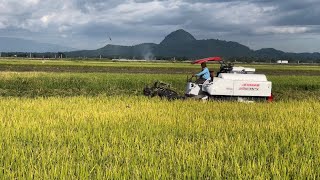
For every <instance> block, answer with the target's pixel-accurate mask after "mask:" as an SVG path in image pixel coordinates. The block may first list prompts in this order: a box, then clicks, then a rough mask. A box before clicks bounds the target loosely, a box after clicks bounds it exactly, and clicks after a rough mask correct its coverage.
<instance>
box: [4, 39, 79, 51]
mask: <svg viewBox="0 0 320 180" xmlns="http://www.w3.org/2000/svg"><path fill="white" fill-rule="evenodd" d="M74 50H75V49H73V48H69V47H63V46H60V45H55V44H48V43H38V42H35V41H31V40H25V39H19V38H9V37H0V52H59V51H62V52H65V51H74Z"/></svg>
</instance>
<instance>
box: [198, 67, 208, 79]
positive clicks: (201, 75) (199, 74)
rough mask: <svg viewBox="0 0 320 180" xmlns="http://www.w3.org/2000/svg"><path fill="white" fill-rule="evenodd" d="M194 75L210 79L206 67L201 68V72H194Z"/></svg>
mask: <svg viewBox="0 0 320 180" xmlns="http://www.w3.org/2000/svg"><path fill="white" fill-rule="evenodd" d="M196 76H198V77H201V78H203V79H206V80H211V77H210V72H209V69H208V68H207V67H205V68H203V70H202V71H201V72H199V73H198V74H196Z"/></svg>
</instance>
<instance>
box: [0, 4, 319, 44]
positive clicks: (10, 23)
mask: <svg viewBox="0 0 320 180" xmlns="http://www.w3.org/2000/svg"><path fill="white" fill-rule="evenodd" d="M319 15H320V1H318V0H305V1H300V0H291V1H278V0H248V1H240V0H157V1H156V0H0V33H1V36H15V37H28V38H30V39H33V40H38V41H47V42H48V41H49V42H50V43H59V44H62V43H63V44H67V45H69V46H72V47H77V48H85V49H94V48H98V47H99V46H101V45H103V43H114V44H125V45H132V44H136V43H143V42H155V43H159V42H160V41H161V40H162V39H163V38H164V36H165V35H167V34H168V33H170V32H171V31H174V30H176V29H180V28H184V29H186V30H187V31H190V32H191V33H192V34H194V35H195V36H196V37H197V38H203V39H208V38H219V39H226V40H233V41H239V42H242V43H243V42H245V39H250V41H251V42H253V43H247V44H254V45H255V46H256V47H264V45H265V46H266V45H270V43H269V44H268V43H265V41H264V40H267V39H268V40H270V39H273V41H274V44H276V43H277V41H278V40H277V38H278V37H276V35H282V36H283V37H282V38H286V37H287V38H288V39H290V38H292V37H295V38H298V37H301V38H302V37H305V36H311V35H312V36H314V37H315V38H318V37H319V36H320V28H319V26H320V21H319V20H318V17H319ZM107 34H109V35H110V36H112V37H113V38H112V39H113V41H112V42H107V41H106V40H105V38H106V35H107ZM61 37H63V38H61ZM303 42H304V43H305V42H306V40H304V41H303ZM259 43H260V44H259ZM271 44H272V43H271ZM319 45H320V44H319ZM308 46H310V45H306V46H304V45H302V46H301V48H302V49H305V50H308ZM313 46H315V44H313ZM256 47H252V48H256ZM310 47H311V46H310ZM285 48H286V47H283V49H285Z"/></svg>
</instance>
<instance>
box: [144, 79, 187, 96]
mask: <svg viewBox="0 0 320 180" xmlns="http://www.w3.org/2000/svg"><path fill="white" fill-rule="evenodd" d="M143 94H144V95H145V96H149V97H155V96H159V97H160V98H161V99H163V98H165V99H168V100H175V99H185V97H184V96H180V95H179V94H178V93H177V92H176V91H174V90H172V89H171V87H170V84H168V83H164V82H160V81H156V82H155V83H154V84H153V85H152V86H151V87H149V86H146V87H145V88H144V89H143Z"/></svg>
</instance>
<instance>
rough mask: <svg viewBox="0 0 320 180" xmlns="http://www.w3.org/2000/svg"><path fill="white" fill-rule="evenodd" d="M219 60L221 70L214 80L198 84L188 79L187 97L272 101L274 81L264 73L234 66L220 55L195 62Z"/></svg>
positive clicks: (195, 62)
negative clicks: (268, 78)
mask: <svg viewBox="0 0 320 180" xmlns="http://www.w3.org/2000/svg"><path fill="white" fill-rule="evenodd" d="M209 61H217V62H219V63H220V64H221V66H220V71H219V72H218V73H217V76H216V77H213V76H212V77H211V79H212V80H210V81H209V80H207V81H205V82H204V83H203V84H197V83H195V82H193V81H192V78H191V79H188V82H187V87H186V93H185V95H186V96H187V97H195V98H199V99H214V100H237V101H264V100H268V101H272V93H271V89H272V83H271V82H270V81H268V80H267V77H266V75H264V74H254V73H255V69H253V68H244V67H233V65H232V64H226V63H225V62H224V61H223V60H222V59H221V58H220V57H211V58H205V59H200V60H197V61H194V62H193V64H201V63H203V62H209Z"/></svg>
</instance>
